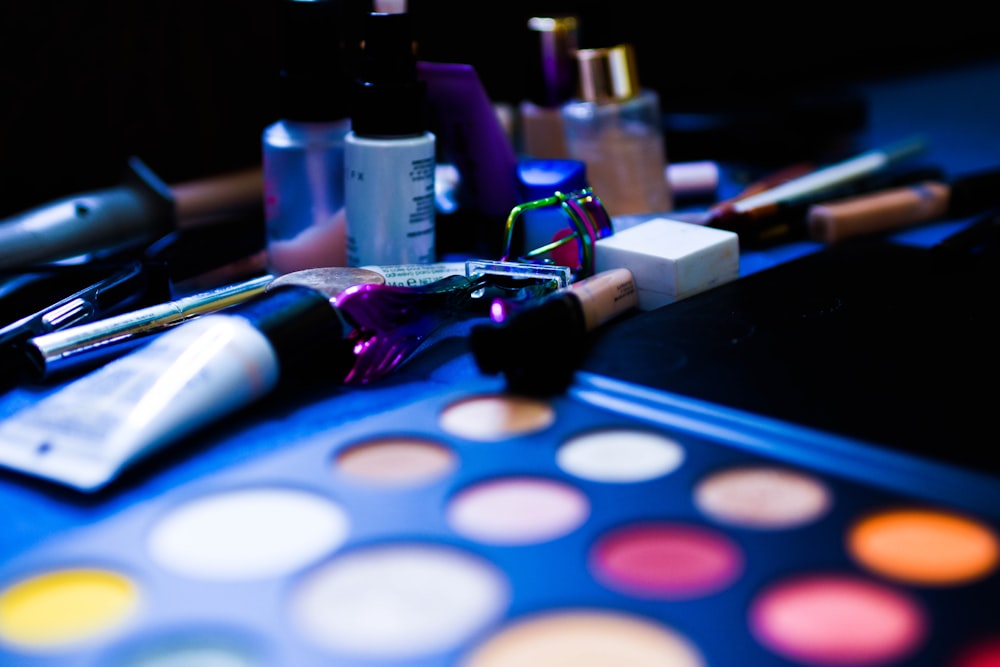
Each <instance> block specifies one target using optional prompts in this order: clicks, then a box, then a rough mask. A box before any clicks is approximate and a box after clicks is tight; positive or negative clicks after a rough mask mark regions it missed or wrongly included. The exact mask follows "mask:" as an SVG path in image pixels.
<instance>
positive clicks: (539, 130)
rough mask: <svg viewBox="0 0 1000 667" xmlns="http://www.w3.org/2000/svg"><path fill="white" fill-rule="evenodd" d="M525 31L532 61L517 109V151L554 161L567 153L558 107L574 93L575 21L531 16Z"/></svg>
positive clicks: (575, 67)
mask: <svg viewBox="0 0 1000 667" xmlns="http://www.w3.org/2000/svg"><path fill="white" fill-rule="evenodd" d="M528 30H529V31H530V32H531V34H532V39H531V49H532V55H531V61H532V62H531V65H530V69H529V70H528V75H527V77H526V78H527V82H528V90H527V95H526V99H524V100H523V101H522V102H521V104H520V108H519V115H518V122H519V129H520V133H519V134H520V146H519V149H520V151H521V152H522V153H524V154H525V155H526V156H528V157H531V158H536V159H541V160H558V159H562V158H565V157H566V156H567V154H568V153H567V150H566V139H565V136H564V135H565V133H564V131H563V120H562V112H561V108H562V105H563V104H565V103H566V102H568V101H569V100H570V99H572V98H573V95H574V94H575V93H576V77H577V65H576V61H575V60H574V56H573V53H574V52H575V51H576V49H577V19H576V17H575V16H551V17H550V16H533V17H532V18H530V19H528Z"/></svg>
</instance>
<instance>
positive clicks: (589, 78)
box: [576, 44, 639, 103]
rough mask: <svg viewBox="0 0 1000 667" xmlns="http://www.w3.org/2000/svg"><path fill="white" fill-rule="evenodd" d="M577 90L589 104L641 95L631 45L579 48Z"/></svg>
mask: <svg viewBox="0 0 1000 667" xmlns="http://www.w3.org/2000/svg"><path fill="white" fill-rule="evenodd" d="M576 61H577V64H578V67H579V74H580V76H579V79H578V91H579V96H580V99H582V100H585V101H587V102H597V103H602V102H620V101H623V100H627V99H631V98H633V97H635V96H636V95H638V94H639V74H638V71H637V70H636V65H635V50H634V49H633V48H632V45H631V44H619V45H617V46H612V47H608V48H603V49H579V50H577V52H576Z"/></svg>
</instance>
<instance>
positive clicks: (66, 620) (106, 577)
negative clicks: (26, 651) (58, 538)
mask: <svg viewBox="0 0 1000 667" xmlns="http://www.w3.org/2000/svg"><path fill="white" fill-rule="evenodd" d="M138 604H139V590H138V588H137V586H136V585H135V583H133V581H132V580H131V579H129V578H128V577H125V576H124V575H121V574H118V573H115V572H109V571H106V570H99V569H67V570H57V571H52V572H46V573H43V574H39V575H36V576H34V577H31V578H28V579H25V580H23V581H19V582H17V583H15V584H13V585H12V586H10V587H9V588H7V589H6V590H4V591H3V592H2V593H0V638H3V639H4V640H5V641H8V642H12V643H14V644H18V645H22V646H26V647H29V648H36V649H46V648H54V647H60V646H63V645H66V644H72V643H75V642H81V641H85V640H90V639H93V638H95V637H98V636H100V635H102V634H105V633H108V632H109V631H111V630H113V629H115V628H116V627H118V626H120V625H121V624H122V623H124V622H125V621H126V620H127V619H128V618H129V617H130V616H131V615H132V614H133V613H134V612H135V610H136V609H137V607H138Z"/></svg>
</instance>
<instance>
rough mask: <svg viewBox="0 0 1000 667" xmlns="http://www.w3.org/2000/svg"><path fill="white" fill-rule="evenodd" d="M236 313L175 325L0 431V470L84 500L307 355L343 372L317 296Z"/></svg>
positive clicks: (334, 334)
mask: <svg viewBox="0 0 1000 667" xmlns="http://www.w3.org/2000/svg"><path fill="white" fill-rule="evenodd" d="M244 306H245V310H244V311H243V312H242V313H241V311H240V310H239V309H240V308H244ZM244 306H236V307H235V308H234V309H233V310H232V311H227V312H226V313H217V314H212V315H206V316H203V317H199V318H197V319H194V320H192V321H190V322H187V323H184V324H181V325H179V326H177V327H176V328H174V329H172V330H170V331H167V332H165V333H163V334H161V335H159V336H158V337H156V338H155V339H154V340H153V341H152V342H151V343H149V344H148V345H146V346H144V347H142V348H140V349H138V350H135V351H133V352H132V353H130V354H128V355H126V356H124V357H121V358H119V359H116V360H114V361H112V362H110V363H108V364H107V365H105V366H104V367H102V368H100V369H98V370H96V371H93V372H91V373H90V374H88V375H85V376H83V377H81V378H80V379H78V380H75V381H73V382H71V383H70V384H68V385H66V386H65V387H63V388H61V389H60V390H58V391H56V392H54V393H53V394H50V395H49V396H46V397H45V398H43V399H42V400H40V401H38V402H37V403H35V404H34V405H31V406H29V407H27V408H24V409H23V410H21V411H20V412H17V413H15V414H14V415H12V416H11V417H9V418H7V419H6V420H4V421H2V422H0V465H4V466H6V467H9V468H12V469H15V470H19V471H21V472H24V473H27V474H30V475H34V476H37V477H43V478H47V479H49V480H52V481H55V482H58V483H62V484H66V485H69V486H73V487H76V488H78V489H81V490H84V491H93V490H96V489H98V488H100V487H102V486H104V485H105V484H107V483H108V482H109V481H111V480H112V479H113V478H114V477H115V476H116V475H117V474H118V473H119V471H120V470H121V469H122V468H124V467H125V466H126V465H128V464H130V463H132V462H134V461H135V460H137V459H139V458H141V457H143V456H145V455H147V454H149V453H151V452H153V451H155V450H156V449H158V448H160V447H162V446H164V445H166V444H168V443H171V442H173V441H175V440H177V439H179V438H181V437H183V436H185V435H188V434H190V433H192V432H194V431H195V430H196V429H198V428H200V427H202V426H204V425H205V424H207V423H209V422H211V421H213V420H216V419H218V418H220V417H222V416H224V415H226V414H229V413H231V412H233V411H234V410H236V409H238V408H240V407H242V406H245V405H247V404H249V403H251V402H252V401H255V400H257V399H258V398H260V397H262V396H264V395H265V394H267V393H268V392H270V391H271V390H272V389H274V387H275V386H276V385H277V384H278V381H279V378H280V377H281V376H282V375H283V374H284V373H285V372H286V371H288V370H293V369H290V368H288V366H295V365H296V364H297V363H301V362H302V361H303V360H306V359H310V360H312V359H311V357H310V354H309V349H310V348H315V347H316V346H317V345H321V346H322V345H325V346H327V348H328V350H327V351H325V352H324V353H322V354H317V355H315V357H316V359H315V360H316V361H317V362H318V363H316V365H315V368H316V369H317V370H319V369H322V368H323V362H322V361H319V360H320V359H322V358H330V354H329V350H333V353H334V356H335V357H336V356H339V357H340V358H339V359H338V360H337V361H336V362H335V363H334V364H333V366H332V367H331V369H333V370H334V371H335V372H337V373H339V372H340V367H342V366H344V365H345V364H346V363H347V361H348V360H347V359H345V358H344V355H346V354H348V350H346V349H345V348H338V347H337V345H338V343H340V342H341V340H342V333H343V323H342V321H341V320H340V318H339V316H338V315H337V313H336V311H335V309H334V308H333V306H332V304H330V302H329V300H328V298H327V297H325V296H324V295H322V294H320V293H319V292H317V291H315V290H311V289H308V288H303V287H289V288H287V289H283V290H276V291H274V292H271V293H269V294H266V295H263V296H261V297H257V298H256V299H253V300H251V301H250V302H247V304H245V305H244ZM323 309H325V310H326V311H329V312H328V313H325V312H323ZM230 313H231V314H230ZM339 379H340V378H332V380H333V381H338V380H339Z"/></svg>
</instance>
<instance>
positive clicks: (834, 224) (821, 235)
mask: <svg viewBox="0 0 1000 667" xmlns="http://www.w3.org/2000/svg"><path fill="white" fill-rule="evenodd" d="M996 205H1000V168H997V169H989V170H984V171H978V172H974V173H970V174H966V175H964V176H961V177H959V178H955V179H953V180H952V181H951V182H945V181H943V180H928V181H923V182H920V183H916V184H914V185H909V186H906V187H898V188H892V189H889V190H885V191H882V192H876V193H873V194H867V195H859V196H856V197H850V198H847V199H844V200H838V201H832V202H828V203H825V204H817V205H815V206H812V207H811V208H810V209H809V211H808V214H807V224H808V228H809V236H810V237H811V238H812V239H813V240H815V241H822V242H824V243H836V242H838V241H843V240H844V239H848V238H852V237H855V236H861V235H865V234H875V233H878V232H885V231H890V230H893V229H902V228H905V227H910V226H913V225H917V224H920V223H923V222H931V221H934V220H944V219H950V218H963V217H966V216H969V215H973V214H976V213H980V212H982V211H985V210H986V209H988V208H990V207H992V206H996Z"/></svg>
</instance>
